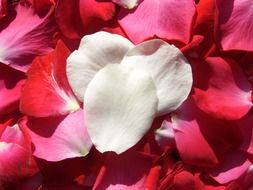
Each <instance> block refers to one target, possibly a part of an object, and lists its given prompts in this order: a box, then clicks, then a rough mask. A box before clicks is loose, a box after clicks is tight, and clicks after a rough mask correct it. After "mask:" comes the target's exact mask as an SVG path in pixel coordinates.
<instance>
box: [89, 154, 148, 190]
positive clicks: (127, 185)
mask: <svg viewBox="0 0 253 190" xmlns="http://www.w3.org/2000/svg"><path fill="white" fill-rule="evenodd" d="M152 161H153V159H152V157H151V156H147V155H142V154H139V153H135V152H126V153H124V154H122V155H114V154H110V155H108V157H107V159H106V161H105V163H104V165H103V167H102V169H101V170H100V173H99V175H98V177H97V180H96V182H95V185H94V187H93V190H119V189H120V190H140V189H146V188H147V187H146V180H147V176H148V173H149V171H150V169H151V167H152V164H153V163H152Z"/></svg>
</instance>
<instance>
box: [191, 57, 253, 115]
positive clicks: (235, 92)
mask: <svg viewBox="0 0 253 190" xmlns="http://www.w3.org/2000/svg"><path fill="white" fill-rule="evenodd" d="M206 61H207V63H203V64H205V65H207V67H209V69H208V72H209V73H207V72H206V73H205V75H207V76H208V75H210V78H209V81H208V87H207V89H206V88H202V89H199V88H195V94H194V99H195V101H196V103H197V106H198V107H199V108H200V109H201V110H202V111H204V112H206V113H208V114H210V115H211V116H213V117H216V118H221V119H228V120H236V119H240V118H241V117H243V116H244V115H245V114H247V112H248V111H249V110H250V109H251V107H252V102H251V93H252V87H251V85H250V83H249V81H248V80H247V78H246V77H245V75H244V73H243V72H242V70H241V68H240V67H239V65H238V64H237V63H235V62H234V61H232V60H227V59H223V58H219V57H209V58H207V59H206ZM199 74H201V73H199Z"/></svg>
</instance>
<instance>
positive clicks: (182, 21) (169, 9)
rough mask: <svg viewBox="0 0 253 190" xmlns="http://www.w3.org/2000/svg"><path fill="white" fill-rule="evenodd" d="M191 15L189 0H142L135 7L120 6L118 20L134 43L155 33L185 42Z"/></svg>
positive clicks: (192, 4)
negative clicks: (133, 8) (126, 8)
mask: <svg viewBox="0 0 253 190" xmlns="http://www.w3.org/2000/svg"><path fill="white" fill-rule="evenodd" d="M194 15H195V3H194V1H193V0H181V1H174V0H166V1H154V0H144V1H142V2H141V3H140V4H139V6H138V7H137V9H135V10H134V11H133V10H130V11H129V10H125V9H122V10H121V12H120V15H119V23H120V25H121V26H122V28H123V29H124V31H125V32H126V34H127V35H128V37H129V38H130V39H131V40H132V41H133V42H134V43H140V42H142V41H143V40H145V39H147V38H152V37H155V36H158V37H160V38H165V39H168V40H179V41H181V42H183V43H187V42H188V41H189V39H190V33H191V27H192V22H193V18H194Z"/></svg>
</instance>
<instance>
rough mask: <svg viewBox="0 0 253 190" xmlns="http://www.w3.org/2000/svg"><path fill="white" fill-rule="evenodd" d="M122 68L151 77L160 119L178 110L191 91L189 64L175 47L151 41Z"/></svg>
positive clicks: (129, 56) (134, 50)
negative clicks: (136, 69)
mask: <svg viewBox="0 0 253 190" xmlns="http://www.w3.org/2000/svg"><path fill="white" fill-rule="evenodd" d="M121 64H122V65H131V66H133V67H134V68H139V69H142V70H144V71H147V72H148V73H150V75H151V76H152V77H153V80H154V82H155V85H156V88H157V96H158V99H159V104H158V115H163V114H166V113H169V112H171V111H174V110H175V109H177V108H178V107H179V106H180V105H181V104H182V102H183V101H184V100H185V99H186V98H187V96H188V95H189V93H190V90H191V87H192V70H191V66H190V64H188V61H187V60H186V58H185V57H184V55H183V54H182V53H181V51H180V50H179V49H178V48H176V47H175V46H173V45H170V44H168V43H166V42H164V41H162V40H158V39H156V40H150V41H146V42H144V43H141V44H139V45H137V46H135V47H134V48H132V49H131V50H129V51H128V52H127V53H126V55H125V57H124V58H123V60H122V62H121Z"/></svg>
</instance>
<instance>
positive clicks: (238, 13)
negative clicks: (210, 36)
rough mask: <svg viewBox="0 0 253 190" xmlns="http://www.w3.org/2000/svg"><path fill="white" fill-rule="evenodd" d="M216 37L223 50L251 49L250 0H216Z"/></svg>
mask: <svg viewBox="0 0 253 190" xmlns="http://www.w3.org/2000/svg"><path fill="white" fill-rule="evenodd" d="M217 5H218V6H217V8H218V19H219V20H218V22H219V24H218V32H219V33H218V35H219V36H218V38H220V43H221V46H222V49H223V50H245V51H252V50H253V38H252V35H251V34H252V32H253V25H252V19H253V12H252V8H253V4H252V1H251V0H233V1H230V0H218V1H217Z"/></svg>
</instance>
